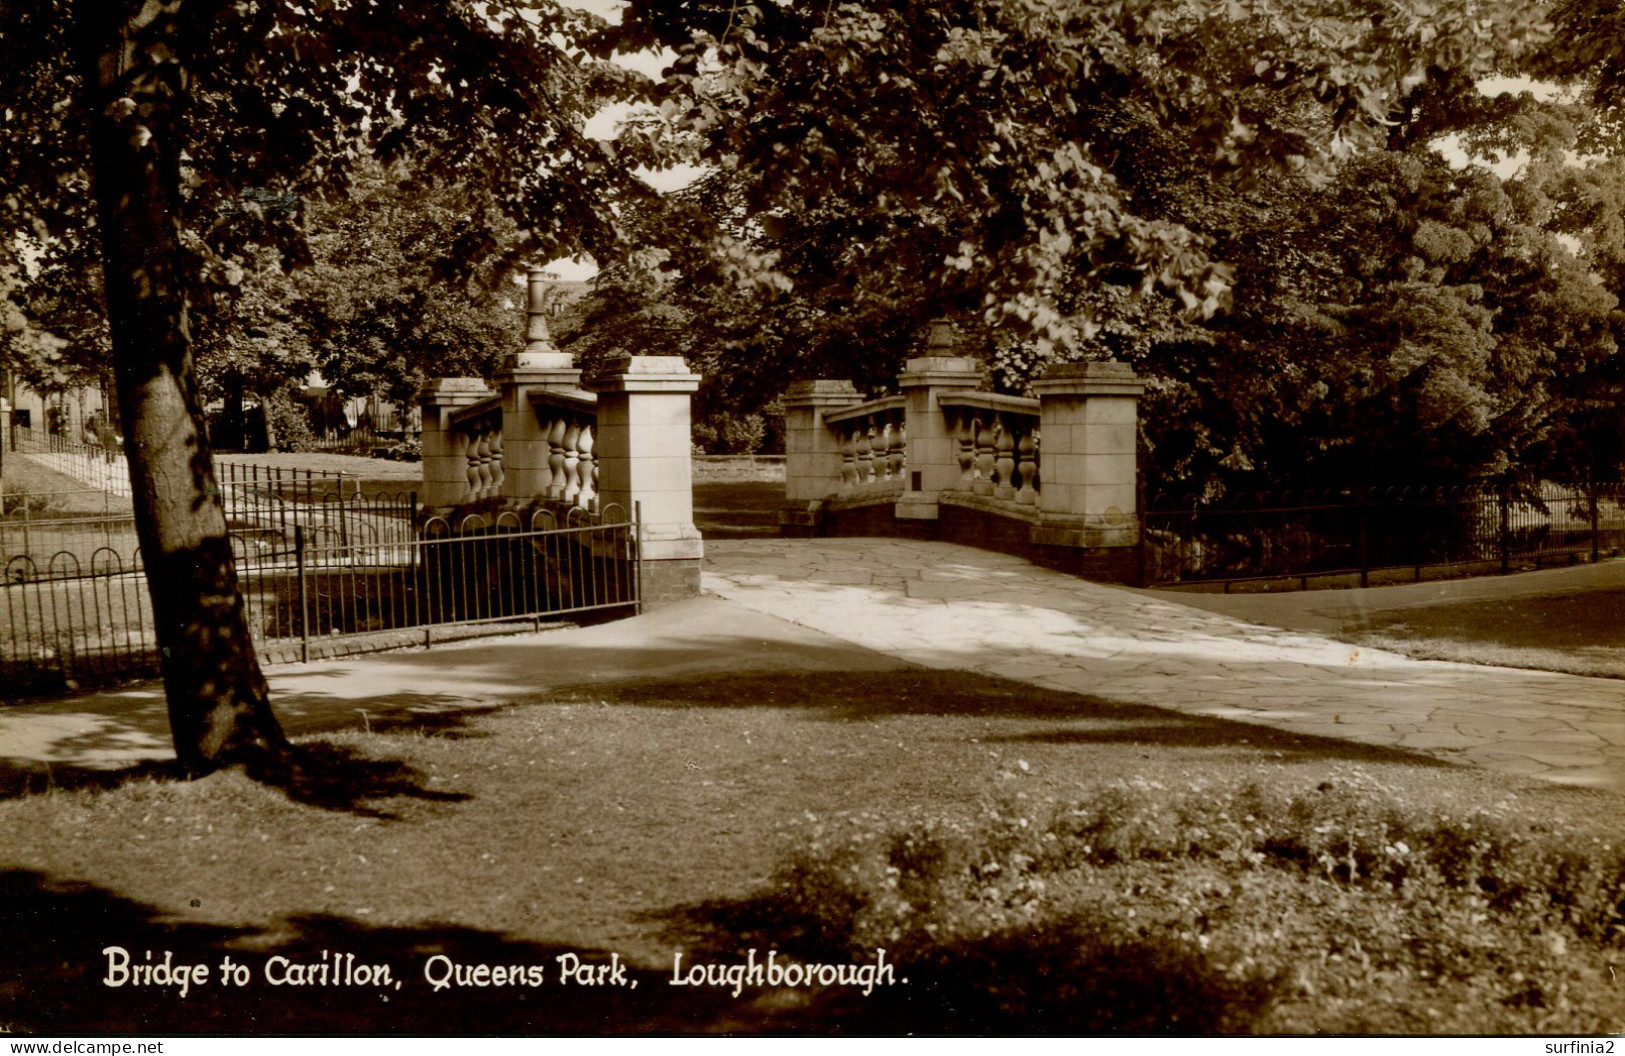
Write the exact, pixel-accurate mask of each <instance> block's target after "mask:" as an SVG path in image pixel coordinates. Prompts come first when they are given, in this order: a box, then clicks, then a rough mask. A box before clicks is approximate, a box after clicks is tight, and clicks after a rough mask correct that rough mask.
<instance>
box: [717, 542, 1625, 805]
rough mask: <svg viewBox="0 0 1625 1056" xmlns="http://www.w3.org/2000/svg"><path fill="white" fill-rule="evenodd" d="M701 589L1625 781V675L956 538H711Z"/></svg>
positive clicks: (1507, 766)
mask: <svg viewBox="0 0 1625 1056" xmlns="http://www.w3.org/2000/svg"><path fill="white" fill-rule="evenodd" d="M704 583H705V588H706V590H707V591H708V592H711V593H714V594H717V595H720V596H721V597H723V598H726V599H728V600H730V601H733V602H736V603H738V604H740V605H744V606H748V607H749V608H751V609H754V610H756V611H757V612H759V613H762V614H764V615H765V614H771V615H773V616H775V617H780V618H783V619H788V620H791V621H793V622H795V623H798V624H801V625H802V626H804V627H808V628H812V629H814V630H817V631H822V632H823V633H825V634H828V635H832V636H834V637H837V638H843V639H845V640H847V641H849V642H852V643H854V644H859V645H864V646H867V647H869V648H871V649H875V650H879V651H881V652H884V653H887V654H889V655H891V656H894V657H897V658H899V659H903V660H908V661H912V662H914V663H918V664H922V665H926V666H929V667H935V668H952V669H964V670H970V671H976V672H980V673H983V674H987V675H996V676H1001V677H1004V678H1011V679H1018V680H1022V681H1027V682H1032V683H1035V684H1037V685H1042V686H1047V687H1051V688H1055V689H1062V690H1072V691H1076V692H1085V693H1091V694H1094V695H1096V696H1099V697H1105V698H1109V699H1113V700H1120V701H1124V702H1129V703H1136V704H1148V705H1154V706H1157V707H1162V708H1171V709H1174V710H1177V711H1184V712H1190V713H1194V714H1200V715H1213V716H1221V717H1224V718H1231V719H1239V720H1242V721H1246V722H1255V723H1260V724H1264V725H1268V726H1276V727H1280V728H1282V729H1286V730H1291V731H1294V732H1299V733H1308V734H1317V735H1321V736H1327V737H1340V738H1345V739H1348V740H1354V741H1361V742H1365V743H1369V744H1380V745H1389V746H1397V747H1401V748H1409V749H1415V750H1418V751H1422V752H1426V753H1429V754H1432V755H1435V756H1439V757H1442V758H1446V759H1450V760H1452V761H1456V762H1462V763H1470V764H1476V765H1480V766H1485V767H1491V768H1495V769H1499V770H1505V771H1508V772H1511V773H1516V774H1523V775H1529V776H1534V777H1539V778H1543V779H1546V780H1550V781H1555V782H1560V783H1563V784H1572V785H1587V786H1593V787H1604V788H1614V789H1618V788H1620V787H1621V786H1622V784H1625V682H1621V681H1619V680H1617V679H1601V678H1581V677H1577V676H1573V675H1561V674H1551V673H1546V672H1536V671H1522V670H1512V669H1507V668H1493V667H1479V666H1473V665H1466V664H1452V663H1442V662H1438V661H1426V660H1413V659H1411V658H1409V657H1405V656H1399V655H1396V654H1393V653H1384V652H1377V651H1373V650H1367V649H1359V648H1355V647H1353V646H1349V645H1345V644H1342V643H1339V642H1335V641H1332V640H1331V639H1329V638H1325V637H1321V636H1319V635H1316V634H1312V633H1304V632H1294V631H1287V630H1282V629H1278V628H1272V627H1263V626H1259V625H1257V624H1252V623H1247V622H1244V621H1243V620H1241V619H1238V618H1235V617H1233V616H1227V615H1223V614H1218V613H1211V612H1205V611H1202V610H1200V609H1196V608H1193V607H1191V606H1189V605H1185V604H1181V600H1182V596H1181V595H1178V594H1173V593H1168V594H1161V595H1157V594H1152V593H1150V592H1144V591H1131V590H1123V589H1118V588H1114V587H1105V586H1099V585H1095V584H1090V583H1084V582H1082V581H1079V580H1077V579H1074V578H1072V577H1070V576H1065V575H1061V574H1059V573H1054V572H1049V571H1047V570H1044V569H1040V568H1036V567H1034V566H1033V565H1031V564H1029V563H1028V562H1026V561H1023V560H1022V559H1020V558H1016V557H1010V556H1006V555H1003V554H996V553H990V552H987V551H982V550H975V549H971V548H968V547H962V546H954V545H951V544H947V543H918V542H908V541H901V540H889V539H828V540H761V541H756V540H749V541H738V542H732V541H730V542H714V543H710V544H708V545H707V558H706V574H705V578H704Z"/></svg>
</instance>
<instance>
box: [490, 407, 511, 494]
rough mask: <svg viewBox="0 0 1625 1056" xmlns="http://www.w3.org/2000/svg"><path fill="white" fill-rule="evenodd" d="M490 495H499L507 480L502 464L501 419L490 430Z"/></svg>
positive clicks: (505, 470) (506, 472)
mask: <svg viewBox="0 0 1625 1056" xmlns="http://www.w3.org/2000/svg"><path fill="white" fill-rule="evenodd" d="M489 435H490V438H491V439H490V442H489V446H490V450H491V462H490V466H491V494H492V495H501V494H502V485H503V484H504V483H505V482H506V481H507V479H508V469H507V467H506V466H505V465H503V463H502V419H500V418H498V419H497V420H496V422H495V423H494V424H493V425H492V427H491V430H490V434H489Z"/></svg>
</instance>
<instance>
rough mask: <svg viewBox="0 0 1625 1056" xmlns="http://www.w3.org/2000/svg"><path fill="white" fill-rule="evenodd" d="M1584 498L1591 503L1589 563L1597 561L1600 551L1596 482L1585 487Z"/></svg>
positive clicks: (1599, 522) (1600, 540)
mask: <svg viewBox="0 0 1625 1056" xmlns="http://www.w3.org/2000/svg"><path fill="white" fill-rule="evenodd" d="M1586 499H1587V501H1588V502H1589V503H1590V505H1591V563H1592V564H1593V565H1594V564H1596V563H1597V560H1598V558H1599V557H1600V556H1601V553H1602V539H1601V525H1602V521H1601V518H1600V517H1599V516H1598V514H1597V482H1596V481H1592V482H1591V485H1590V486H1589V487H1588V488H1586Z"/></svg>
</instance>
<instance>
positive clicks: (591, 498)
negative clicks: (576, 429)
mask: <svg viewBox="0 0 1625 1056" xmlns="http://www.w3.org/2000/svg"><path fill="white" fill-rule="evenodd" d="M593 431H594V423H593V422H591V421H585V422H582V423H581V439H579V440H577V441H576V450H577V451H578V452H580V454H581V463H580V465H579V466H578V467H577V474H578V475H579V476H580V477H581V495H580V496H579V497H578V498H577V499H576V505H577V506H580V507H582V508H584V509H588V510H594V511H596V510H597V509H598V456H596V455H595V454H593V448H594V447H595V446H596V445H597V440H596V439H595V438H594V436H593Z"/></svg>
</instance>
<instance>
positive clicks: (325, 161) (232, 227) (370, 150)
mask: <svg viewBox="0 0 1625 1056" xmlns="http://www.w3.org/2000/svg"><path fill="white" fill-rule="evenodd" d="M598 26H599V24H598V22H597V20H596V19H594V18H592V17H591V16H588V15H585V14H583V13H580V12H575V11H570V10H567V9H564V8H561V7H560V6H558V5H557V4H554V3H552V2H550V0H508V2H504V3H500V4H487V3H473V2H463V0H449V2H441V0H436V2H432V3H431V2H426V0H368V2H348V0H309V2H283V0H235V2H226V0H35V2H27V3H23V2H17V0H0V60H4V61H0V100H4V104H3V105H4V120H5V132H6V134H5V136H3V137H0V188H3V196H0V230H3V231H6V232H10V233H15V236H16V237H28V238H32V239H33V240H35V241H36V242H37V243H38V244H42V245H44V244H61V245H63V246H65V247H69V248H73V247H78V248H80V249H83V250H84V251H86V252H95V253H96V254H98V255H99V257H100V259H101V263H102V275H103V280H104V281H103V300H104V303H105V307H106V312H107V318H108V321H109V323H110V332H111V345H112V366H113V368H114V375H115V380H116V385H117V390H118V398H119V408H120V413H121V416H122V419H123V422H122V424H123V433H124V436H125V447H126V452H127V454H128V455H129V461H130V466H131V475H132V485H133V492H134V494H133V502H134V506H135V515H136V527H137V532H138V535H139V536H140V539H141V549H142V556H143V561H144V563H145V566H146V568H147V570H148V577H149V584H151V585H152V588H153V589H152V590H151V591H150V593H151V597H152V603H153V613H154V625H155V629H156V631H157V634H158V639H159V645H160V647H161V652H162V655H163V658H164V663H163V668H164V677H165V682H166V690H167V694H168V698H169V706H170V720H171V727H172V729H173V731H174V736H175V744H176V750H177V753H178V755H179V757H180V760H181V762H182V763H183V765H185V766H186V767H187V768H188V769H190V770H193V771H199V772H201V771H207V770H209V769H212V768H214V767H217V766H219V765H222V764H223V763H226V762H230V761H234V760H237V759H242V758H250V757H255V758H263V757H266V756H273V757H275V756H282V755H284V754H285V753H286V750H287V744H286V739H285V738H284V737H283V736H282V733H281V730H280V728H279V726H278V724H277V723H276V720H275V718H274V716H273V715H272V714H271V712H270V709H269V704H268V700H267V691H266V687H265V681H264V678H263V677H262V676H261V674H260V671H259V666H258V662H257V660H256V658H255V655H254V650H253V645H252V642H251V639H250V637H249V633H248V627H247V623H246V620H245V619H244V612H243V605H242V599H241V597H240V594H239V592H238V590H237V585H236V579H235V572H234V569H233V562H232V554H231V547H230V542H229V539H228V537H227V534H226V525H225V519H224V515H223V512H222V510H221V508H220V504H219V499H218V493H217V490H216V488H215V485H214V481H213V470H212V465H211V459H210V451H209V446H208V442H207V438H206V436H205V434H204V432H203V430H202V428H201V422H200V419H201V412H202V396H201V393H200V390H199V386H198V381H197V372H196V360H197V355H198V353H199V345H198V333H197V332H195V329H194V324H195V322H196V315H197V313H196V306H198V305H202V304H205V303H207V302H208V301H209V300H210V299H218V298H219V297H220V296H221V295H222V294H223V292H224V291H230V290H234V289H236V288H237V287H239V286H240V285H241V283H242V280H243V277H244V276H245V275H246V274H247V273H249V272H250V271H262V270H264V267H263V265H264V258H263V256H262V255H261V249H260V248H259V247H267V248H269V249H270V250H272V251H274V252H275V253H277V254H279V255H280V257H281V258H282V259H284V260H287V261H292V262H298V261H303V260H308V259H309V255H310V254H309V248H308V246H307V245H306V244H305V241H304V238H303V235H304V217H303V214H302V211H301V210H300V209H299V208H296V207H294V208H286V207H284V204H285V203H288V202H290V201H291V202H299V201H304V200H311V199H321V198H324V197H333V196H338V195H341V194H342V193H344V192H345V190H346V189H347V187H348V185H349V183H350V181H351V180H352V179H353V177H354V176H355V174H356V172H357V167H358V165H359V164H360V163H361V161H362V160H363V159H365V158H367V157H375V158H378V159H381V160H382V161H383V162H384V163H385V164H388V163H392V162H394V161H397V160H402V159H410V160H411V162H412V164H413V165H414V166H416V167H418V168H420V169H421V170H422V171H423V172H424V173H425V174H427V175H428V176H429V177H431V178H434V179H440V180H443V181H446V182H454V183H457V184H461V185H464V186H466V188H467V193H468V194H469V195H471V196H472V197H473V198H474V199H476V200H477V201H478V202H479V203H480V205H481V206H482V209H480V210H476V212H477V213H478V212H482V211H484V210H485V209H501V210H504V211H507V212H509V213H511V214H516V215H520V216H523V217H524V219H525V223H526V225H527V226H526V228H525V229H524V233H523V242H524V247H525V249H526V250H527V251H528V252H530V253H533V254H535V255H536V256H550V255H554V254H558V253H561V252H574V251H580V250H587V251H593V250H601V249H604V248H606V247H608V246H610V245H612V244H613V243H614V242H615V241H616V238H617V219H616V216H617V209H618V208H620V202H621V200H623V199H626V198H636V197H637V196H639V195H646V194H647V193H648V192H647V189H646V188H644V187H643V185H642V184H640V183H638V182H637V181H636V180H635V179H634V178H633V177H632V176H631V175H630V174H629V173H628V172H627V171H626V169H625V166H623V165H621V164H619V163H618V161H617V159H616V157H615V156H614V154H613V152H612V151H611V150H609V149H608V148H607V147H605V146H603V145H600V144H597V143H595V142H593V141H591V140H589V139H587V138H586V137H585V135H584V134H583V131H582V126H583V124H584V121H585V119H586V117H587V116H589V115H590V114H591V113H592V112H593V111H594V110H595V109H596V108H597V106H598V105H599V103H600V102H601V101H603V100H604V99H605V98H606V97H610V96H613V95H614V94H616V93H617V92H618V91H619V88H618V84H619V82H620V81H621V80H622V79H623V78H622V74H620V73H619V72H618V71H617V70H615V68H613V67H609V66H605V65H603V64H599V63H594V62H590V61H586V59H585V56H584V55H582V54H581V53H580V51H579V49H578V48H577V47H576V45H575V44H574V42H575V41H578V40H579V39H580V38H581V37H582V36H583V35H584V34H585V33H587V32H589V31H591V30H594V29H596V28H598ZM91 238H94V245H95V248H94V250H91V249H88V247H89V246H90V245H91V241H90V239H91ZM466 248H467V250H468V252H469V253H470V254H471V255H472V256H474V257H476V258H477V257H481V256H483V255H485V254H486V253H487V252H488V251H489V250H490V248H491V247H490V245H489V244H488V242H487V241H486V239H485V238H476V239H474V241H473V242H472V243H471V244H470V245H468V246H467V247H466ZM238 307H239V308H242V309H243V312H242V313H241V314H242V316H244V317H252V316H253V315H254V314H255V313H256V312H257V313H258V314H259V315H260V316H261V317H267V316H269V315H274V312H272V311H271V310H270V309H271V306H255V305H253V304H252V303H250V302H249V301H248V299H247V298H240V299H239V303H238ZM214 321H215V323H216V326H217V328H216V331H215V333H214V335H213V338H214V339H215V340H216V341H217V342H218V343H220V344H222V345H230V344H231V343H232V340H231V333H230V329H229V328H230V327H231V326H232V325H234V324H235V323H236V322H237V321H239V319H238V318H235V317H232V316H230V315H228V314H227V313H216V314H215V316H214ZM255 325H257V324H251V326H250V327H249V330H250V331H251V330H252V329H253V326H255ZM204 329H206V328H204ZM245 332H246V331H245Z"/></svg>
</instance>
